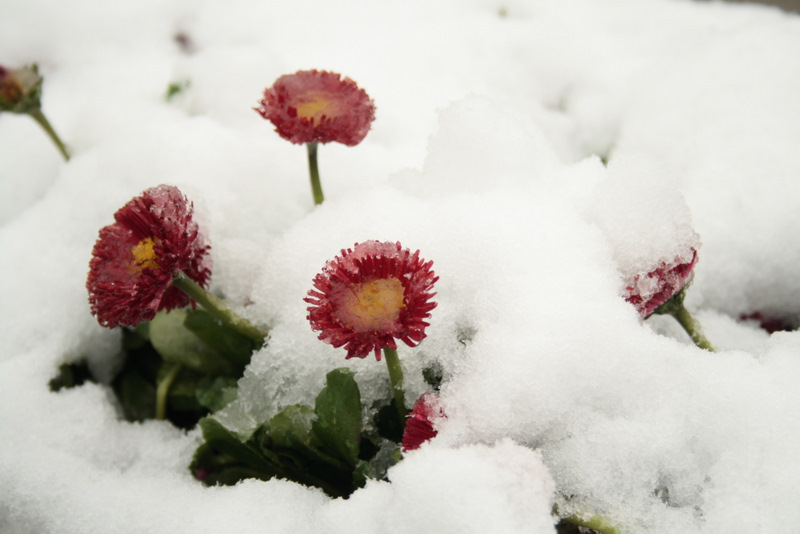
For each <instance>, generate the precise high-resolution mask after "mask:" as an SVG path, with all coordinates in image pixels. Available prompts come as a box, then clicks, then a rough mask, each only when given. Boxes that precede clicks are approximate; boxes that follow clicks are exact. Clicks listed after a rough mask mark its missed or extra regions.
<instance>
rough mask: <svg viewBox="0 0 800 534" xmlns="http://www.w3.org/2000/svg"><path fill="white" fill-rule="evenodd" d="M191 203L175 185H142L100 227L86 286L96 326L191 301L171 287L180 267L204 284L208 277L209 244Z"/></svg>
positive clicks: (146, 315)
mask: <svg viewBox="0 0 800 534" xmlns="http://www.w3.org/2000/svg"><path fill="white" fill-rule="evenodd" d="M193 213H194V208H193V206H192V204H191V203H190V202H189V201H188V200H187V199H186V197H185V196H184V195H183V193H181V192H180V190H179V189H178V188H176V187H173V186H169V185H160V186H158V187H154V188H151V189H148V190H146V191H145V192H144V193H142V195H141V196H138V197H135V198H134V199H132V200H131V201H130V202H128V203H127V204H125V206H123V207H122V208H121V209H120V210H119V211H117V212H116V213H115V214H114V219H115V220H116V222H115V223H114V224H111V225H109V226H106V227H105V228H103V229H102V230H100V237H99V238H98V240H97V242H96V243H95V245H94V249H93V251H92V260H91V262H90V264H89V277H88V279H87V281H86V288H87V289H88V291H89V302H90V304H91V307H92V314H93V315H95V316H97V320H98V321H99V322H100V324H101V325H103V326H107V327H109V328H112V327H114V326H117V325H129V326H133V325H136V324H138V323H140V322H141V321H146V320H150V319H152V318H153V317H154V316H155V314H156V312H158V311H160V310H171V309H173V308H178V307H181V306H186V305H188V304H189V303H190V302H191V301H190V299H189V297H187V296H186V295H185V294H184V293H183V292H181V291H180V290H178V289H177V288H175V287H172V279H173V277H174V276H175V275H176V274H177V273H178V272H179V271H183V272H185V273H186V275H187V276H189V278H191V279H192V280H194V281H195V282H197V283H198V284H200V285H201V286H203V287H205V286H206V285H207V284H208V280H209V277H210V276H211V259H210V257H209V256H208V251H209V248H210V247H209V246H208V245H206V243H205V238H204V237H203V235H202V234H201V233H200V231H199V228H198V225H197V223H196V222H195V221H194V219H193Z"/></svg>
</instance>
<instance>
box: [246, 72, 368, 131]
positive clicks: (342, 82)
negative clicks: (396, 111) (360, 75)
mask: <svg viewBox="0 0 800 534" xmlns="http://www.w3.org/2000/svg"><path fill="white" fill-rule="evenodd" d="M256 111H257V112H258V113H259V114H261V116H262V117H264V118H265V119H269V120H270V121H272V124H274V125H275V130H276V131H277V132H278V134H280V136H281V137H283V138H284V139H287V140H289V141H291V142H292V143H295V144H303V143H317V142H319V143H328V142H331V141H336V142H337V143H342V144H345V145H348V146H354V145H357V144H358V143H360V142H361V141H362V140H363V139H364V137H366V135H367V132H369V128H370V124H371V123H372V121H373V120H374V119H375V105H374V104H373V102H372V100H370V98H369V96H368V95H367V93H366V92H364V90H363V89H359V87H358V85H356V83H355V82H354V81H353V80H351V79H350V78H343V79H342V78H341V75H339V74H336V73H334V72H327V71H317V70H306V71H298V72H297V73H295V74H287V75H284V76H281V77H280V78H278V79H277V80H276V81H275V83H274V84H273V85H272V87H270V88H268V89H266V90H265V91H264V98H263V99H262V100H261V105H260V106H259V107H258V108H256Z"/></svg>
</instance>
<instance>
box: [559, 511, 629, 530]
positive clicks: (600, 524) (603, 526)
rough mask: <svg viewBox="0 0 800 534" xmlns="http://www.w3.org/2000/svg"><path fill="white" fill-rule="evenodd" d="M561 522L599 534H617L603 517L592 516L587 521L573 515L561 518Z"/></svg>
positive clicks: (615, 528)
mask: <svg viewBox="0 0 800 534" xmlns="http://www.w3.org/2000/svg"><path fill="white" fill-rule="evenodd" d="M562 521H566V522H567V523H569V524H570V525H575V526H576V527H585V528H590V529H592V530H594V531H596V532H599V533H600V534H619V530H617V527H615V526H614V525H613V524H612V523H611V521H609V520H608V519H605V518H603V517H598V516H592V517H590V518H588V519H584V518H583V517H582V516H579V515H577V514H574V515H571V516H569V517H564V518H562Z"/></svg>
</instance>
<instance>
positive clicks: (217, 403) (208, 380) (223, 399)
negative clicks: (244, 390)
mask: <svg viewBox="0 0 800 534" xmlns="http://www.w3.org/2000/svg"><path fill="white" fill-rule="evenodd" d="M238 393H239V389H238V388H237V387H236V379H235V378H230V377H225V376H217V377H210V376H205V377H203V378H201V379H200V380H199V381H198V382H197V387H196V388H195V393H194V394H195V397H196V398H197V402H199V403H200V405H201V406H205V407H206V408H208V409H209V410H211V411H212V412H216V411H218V410H221V409H222V408H224V407H225V406H227V405H228V404H230V403H231V402H233V401H234V400H235V399H236V395H237V394H238Z"/></svg>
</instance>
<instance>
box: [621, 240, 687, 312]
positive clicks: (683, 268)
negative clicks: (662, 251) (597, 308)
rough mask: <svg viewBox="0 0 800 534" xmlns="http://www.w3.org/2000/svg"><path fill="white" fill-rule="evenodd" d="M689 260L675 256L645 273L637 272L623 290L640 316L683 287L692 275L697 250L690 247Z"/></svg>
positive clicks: (652, 309) (662, 302)
mask: <svg viewBox="0 0 800 534" xmlns="http://www.w3.org/2000/svg"><path fill="white" fill-rule="evenodd" d="M691 253H692V257H691V260H689V261H686V260H682V259H680V258H675V260H673V261H672V262H671V263H667V262H664V261H662V262H661V263H660V264H659V265H658V267H656V268H655V269H653V270H652V271H650V272H648V273H646V274H637V275H636V276H635V277H634V278H633V280H632V281H630V283H629V284H628V285H626V287H625V290H626V292H627V297H626V298H625V300H626V301H628V302H630V303H631V304H633V305H634V306H636V310H637V311H638V312H639V315H641V316H642V318H646V317H648V316H650V315H651V314H652V313H653V312H654V311H655V310H656V308H658V307H659V306H661V305H662V304H664V303H665V302H666V301H668V300H669V299H670V298H671V297H672V296H673V295H675V294H676V293H677V292H678V291H680V290H681V289H683V286H685V285H686V284H687V283H688V282H689V281H690V280H691V277H692V276H693V274H694V273H693V271H692V269H694V265H695V264H696V263H697V250H695V249H694V248H692V249H691Z"/></svg>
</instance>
